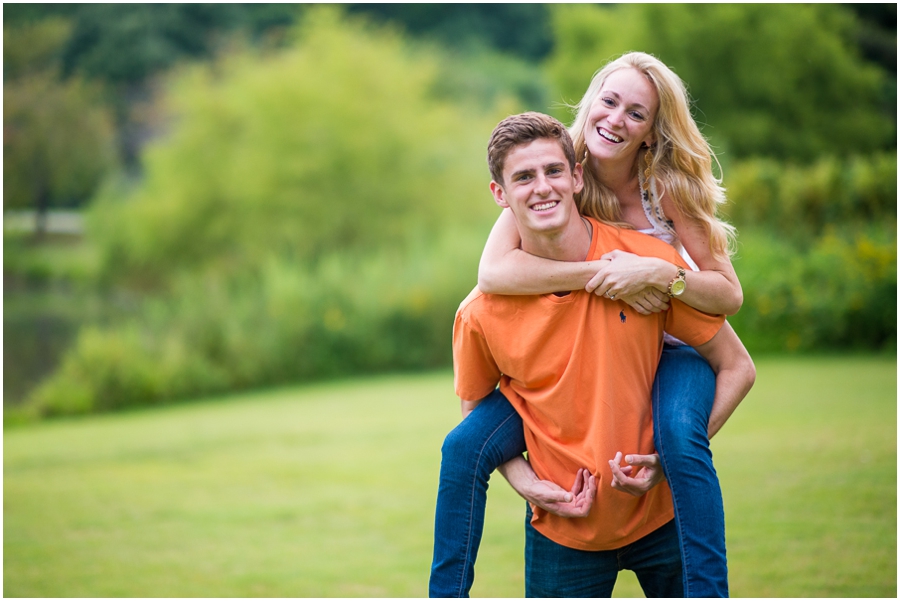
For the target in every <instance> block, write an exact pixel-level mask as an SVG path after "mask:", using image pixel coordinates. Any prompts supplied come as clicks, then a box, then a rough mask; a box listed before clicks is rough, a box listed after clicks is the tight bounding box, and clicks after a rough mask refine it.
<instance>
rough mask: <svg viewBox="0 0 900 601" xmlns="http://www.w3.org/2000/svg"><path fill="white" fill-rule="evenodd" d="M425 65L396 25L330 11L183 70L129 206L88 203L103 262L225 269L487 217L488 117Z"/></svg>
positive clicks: (158, 268)
mask: <svg viewBox="0 0 900 601" xmlns="http://www.w3.org/2000/svg"><path fill="white" fill-rule="evenodd" d="M435 74H436V65H435V64H434V62H433V61H432V60H430V59H429V58H428V57H419V56H413V52H412V49H411V48H406V47H404V45H403V43H402V41H401V40H400V39H399V38H398V37H396V36H394V35H391V34H389V33H387V32H375V31H371V30H369V29H368V28H367V27H365V26H364V25H363V24H361V23H357V22H353V21H339V20H338V17H337V16H336V14H335V13H334V12H333V11H330V10H327V11H320V12H317V13H311V14H310V15H309V17H308V19H307V20H306V21H305V25H304V27H303V29H302V30H301V31H300V32H299V41H298V43H297V45H296V47H295V48H292V49H290V50H286V51H284V52H281V53H277V54H273V55H268V56H257V55H256V54H254V53H253V52H246V53H240V54H234V55H231V56H229V57H227V58H224V59H223V60H222V61H221V62H219V63H218V64H216V65H215V66H209V67H203V66H201V67H196V68H193V69H190V70H187V71H185V72H183V73H182V74H181V76H180V77H178V78H177V79H176V81H175V82H174V84H173V87H172V95H171V97H170V104H171V110H172V113H173V117H172V124H173V128H172V133H171V135H170V136H167V137H166V138H165V139H162V140H161V141H159V142H157V143H155V144H153V145H152V147H150V148H148V149H147V153H146V155H145V167H146V176H145V180H144V181H143V182H142V183H141V185H140V187H139V188H138V189H136V190H134V192H133V193H131V194H130V195H129V199H128V202H126V203H122V202H119V200H120V198H119V195H120V193H119V191H117V190H111V191H109V192H107V193H106V194H104V195H102V198H101V199H99V202H97V203H95V207H94V209H93V210H92V215H91V217H92V219H93V228H94V229H93V231H94V235H95V236H96V239H97V240H98V241H99V243H100V246H101V248H102V249H103V253H104V257H105V261H106V266H107V269H108V273H109V274H110V276H114V277H120V278H121V277H134V276H137V277H140V278H143V279H146V280H149V281H152V282H160V281H161V280H164V279H168V278H171V277H175V275H177V274H180V273H184V272H192V273H193V272H198V273H199V272H203V271H207V270H212V271H217V272H220V273H226V272H227V273H238V272H241V271H243V270H246V269H248V268H249V269H254V268H257V267H258V266H260V265H262V264H263V263H265V261H267V260H268V258H269V257H271V256H277V257H281V258H283V259H285V260H288V261H309V260H316V259H318V258H321V257H323V256H325V255H327V254H329V253H333V252H336V251H338V250H340V251H341V252H349V251H356V252H368V251H371V250H373V249H376V248H378V247H381V246H388V247H393V248H398V247H400V246H402V245H403V244H406V243H409V242H410V241H412V240H414V239H415V238H422V239H427V238H428V237H429V236H430V235H431V234H430V233H429V232H431V231H434V230H435V229H437V228H439V227H441V228H443V227H449V226H452V224H454V223H461V222H470V223H471V222H476V223H477V222H479V221H480V220H482V219H483V218H485V217H488V216H489V215H491V214H492V213H493V210H492V205H491V203H490V201H489V200H488V198H487V195H486V193H485V184H484V175H483V174H484V171H485V168H484V166H483V155H484V138H485V135H486V134H485V132H489V131H490V128H491V127H492V126H493V124H494V123H495V122H496V121H495V120H494V119H493V118H491V119H486V118H485V117H483V116H481V115H482V113H481V112H474V111H473V112H467V111H466V107H465V106H460V105H459V104H457V105H450V104H449V103H445V102H440V101H438V100H436V99H435V98H434V97H433V96H432V92H431V90H432V89H433V87H434V85H435V84H434V77H435Z"/></svg>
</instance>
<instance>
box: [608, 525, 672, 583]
mask: <svg viewBox="0 0 900 601" xmlns="http://www.w3.org/2000/svg"><path fill="white" fill-rule="evenodd" d="M619 561H620V565H621V566H622V568H623V569H626V570H632V571H633V572H634V573H635V574H636V575H637V579H638V582H640V583H641V588H642V589H644V594H645V595H646V596H647V597H648V598H651V597H657V598H658V597H667V598H673V597H676V598H677V597H684V575H683V573H682V568H681V552H680V551H679V548H678V532H677V531H676V530H675V522H674V521H672V522H669V523H668V524H666V525H665V526H663V527H661V528H657V529H656V530H654V531H653V532H651V533H650V534H648V535H647V536H645V537H644V538H642V539H640V540H638V541H635V542H633V543H631V544H630V545H628V546H627V547H625V548H624V549H621V552H620V553H619Z"/></svg>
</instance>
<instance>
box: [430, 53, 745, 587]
mask: <svg viewBox="0 0 900 601" xmlns="http://www.w3.org/2000/svg"><path fill="white" fill-rule="evenodd" d="M570 133H571V134H572V138H573V141H574V143H575V150H576V156H578V157H579V158H582V165H583V168H584V180H585V184H584V191H583V192H582V193H581V194H580V197H579V198H578V201H579V208H580V210H581V211H582V212H583V213H585V214H588V215H590V216H593V217H595V218H597V219H599V220H601V221H604V222H607V223H613V224H617V225H619V226H621V227H629V228H634V229H637V230H639V231H642V232H645V233H648V234H650V235H654V236H656V237H658V238H661V239H662V240H664V241H665V242H668V243H670V244H672V245H673V246H675V247H676V248H677V249H679V251H681V252H682V254H685V255H687V256H686V258H689V259H692V260H693V262H691V261H689V263H690V264H692V265H696V267H697V270H695V271H692V272H688V273H684V272H683V270H679V269H678V268H677V267H676V266H675V265H673V264H671V263H668V262H666V261H662V260H660V259H654V258H646V257H637V256H635V255H631V254H628V253H625V252H622V251H614V252H612V253H609V254H607V255H604V257H603V258H602V260H601V261H596V262H583V263H565V262H555V261H550V260H546V259H541V258H538V257H534V256H531V255H528V254H527V253H525V252H523V251H521V250H519V249H518V246H519V237H518V232H517V231H516V229H515V223H514V220H513V219H512V216H511V215H509V214H508V212H504V213H503V214H501V216H500V218H499V219H498V221H497V224H496V225H495V227H494V229H493V231H492V232H491V236H490V239H489V240H488V243H487V245H486V247H485V250H484V255H483V256H482V261H481V266H480V269H479V280H478V284H479V288H480V289H481V290H482V291H483V292H487V293H495V294H545V293H550V292H554V291H560V290H576V289H580V288H585V289H586V290H587V291H588V292H594V293H595V294H598V295H606V296H608V297H609V298H610V299H613V300H619V301H621V302H626V303H628V304H629V305H631V306H632V307H634V308H635V309H636V310H638V311H639V312H641V313H645V314H647V313H650V312H654V311H660V310H664V309H666V308H667V307H668V302H669V299H670V297H674V296H678V298H679V300H681V301H683V302H685V303H687V304H689V305H691V306H693V307H694V308H696V309H699V310H701V311H705V312H708V313H724V314H728V315H730V314H734V313H735V312H737V310H738V309H739V308H740V305H741V302H742V293H741V288H740V283H739V282H738V279H737V276H736V274H735V272H734V269H733V267H732V265H731V262H730V260H729V247H730V245H731V241H732V239H733V237H734V230H733V228H731V226H729V225H727V224H725V223H723V222H721V221H720V220H719V219H718V218H717V217H716V208H717V206H718V205H719V204H721V203H723V202H724V192H723V189H722V188H721V186H720V185H719V182H718V180H716V178H715V176H714V175H713V173H712V164H711V163H712V158H713V155H712V153H711V151H710V149H709V146H708V144H707V142H706V141H705V139H704V138H703V137H702V135H701V134H700V132H699V130H698V128H697V126H696V124H695V123H694V121H693V119H692V118H691V116H690V110H689V103H688V98H687V93H686V91H685V89H684V85H683V83H682V82H681V80H680V79H679V78H678V77H677V76H676V75H675V74H674V73H673V72H672V71H671V70H670V69H669V68H668V67H666V66H665V65H664V64H663V63H661V62H660V61H658V60H657V59H655V58H653V57H652V56H649V55H647V54H643V53H629V54H626V55H624V56H622V57H620V58H619V59H617V60H615V61H613V62H611V63H609V64H608V65H606V66H605V67H604V68H603V69H601V70H600V71H599V72H598V73H597V74H596V75H595V76H594V78H593V80H592V81H591V85H590V86H589V87H588V90H587V92H586V93H585V95H584V97H583V98H582V100H581V102H580V103H579V105H578V107H577V114H576V118H575V122H574V123H573V125H572V127H571V132H570ZM725 327H728V326H727V324H726V326H725ZM666 343H667V344H666V345H665V349H664V352H663V356H662V359H661V361H660V365H659V368H658V371H657V376H656V381H655V383H654V388H653V412H654V442H655V444H656V449H657V451H658V453H659V455H660V461H661V463H662V466H663V470H664V472H665V474H666V476H667V478H668V480H669V486H670V488H671V489H672V496H673V501H674V504H675V522H676V527H677V528H678V532H679V536H680V540H681V547H682V559H683V563H684V574H685V595H686V596H702V597H716V596H719V597H722V596H727V594H728V588H727V567H726V562H725V536H724V512H723V509H722V497H721V490H720V489H719V483H718V479H717V477H716V474H715V470H714V468H713V465H712V455H711V453H710V451H709V436H711V435H712V434H714V433H715V431H716V430H717V429H718V428H719V427H720V426H721V421H716V423H715V424H711V423H710V415H711V412H714V409H713V407H712V405H713V396H714V393H715V375H714V374H713V373H712V370H711V369H710V367H709V365H708V364H706V362H705V361H704V360H703V359H702V358H701V357H700V356H699V355H698V354H697V353H696V352H695V351H694V350H693V349H691V348H690V347H686V346H683V345H679V343H678V341H677V340H674V339H671V340H666ZM747 388H748V389H749V383H748V385H747ZM494 396H495V397H496V396H500V395H494ZM482 406H483V407H482ZM479 409H481V411H479ZM521 429H522V426H521V421H520V420H518V416H517V415H516V414H515V412H514V411H513V410H512V408H511V407H509V406H508V403H505V401H502V400H500V401H497V400H496V399H494V400H493V402H491V403H482V404H480V405H479V406H478V407H476V409H475V410H474V411H473V412H472V414H471V415H470V416H469V417H468V418H467V419H464V420H463V422H462V423H461V424H460V425H459V426H458V427H457V428H456V429H455V430H454V431H453V432H451V434H450V435H448V437H447V440H446V441H445V443H444V448H443V449H442V452H443V454H444V458H443V462H442V466H441V488H440V491H439V495H438V512H437V516H436V521H435V558H434V564H433V566H432V585H431V589H430V592H431V594H432V595H434V596H466V595H467V593H468V590H469V588H470V587H471V584H472V580H473V579H474V561H475V555H476V553H477V549H478V545H479V542H480V537H481V529H482V525H483V515H484V498H485V497H484V493H485V491H486V489H487V479H488V478H489V476H490V473H491V472H492V471H493V470H494V469H495V468H497V467H499V466H500V465H501V464H502V463H505V462H506V461H508V460H509V459H511V458H513V457H516V456H519V455H521V453H522V452H523V451H524V450H525V448H524V438H523V437H522V435H521ZM638 469H639V466H637V465H635V466H634V471H635V472H636V471H637V470H638ZM626 470H627V468H626ZM627 473H628V474H630V473H631V470H627ZM573 492H574V491H573ZM451 499H453V500H455V501H458V500H459V499H467V500H468V503H467V504H466V505H464V506H463V507H459V505H460V504H459V503H458V502H453V501H450V500H451ZM450 505H453V508H452V510H450V507H449V506H450Z"/></svg>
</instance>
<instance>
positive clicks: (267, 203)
mask: <svg viewBox="0 0 900 601" xmlns="http://www.w3.org/2000/svg"><path fill="white" fill-rule="evenodd" d="M895 15H896V7H895V6H894V5H890V4H883V5H876V4H866V5H856V4H853V5H783V6H769V5H733V6H732V5H706V6H690V5H679V4H673V5H665V6H653V5H623V6H594V5H540V4H531V5H515V4H512V5H496V6H480V5H376V4H365V5H346V6H342V7H338V6H330V7H320V6H315V5H293V4H273V5H267V4H255V5H241V4H237V5H235V4H228V5H215V4H208V5H204V4H184V5H178V4H173V5H141V4H136V5H134V4H128V5H124V4H123V5H79V4H72V5H62V4H56V5H40V4H9V5H5V6H4V45H3V49H4V50H3V52H4V71H3V76H4V115H3V118H4V142H3V144H4V165H3V167H4V183H3V185H4V189H3V192H4V194H3V208H4V238H3V240H4V262H3V274H4V311H3V320H4V324H3V325H4V327H3V336H4V338H3V345H4V354H3V357H4V358H3V361H4V378H3V387H4V388H3V392H4V395H3V396H4V408H5V410H6V411H5V415H6V416H7V421H9V420H10V419H25V418H27V417H29V416H30V417H34V416H39V415H55V414H69V413H84V412H91V411H102V410H107V409H115V408H119V407H124V406H132V405H143V404H155V403H161V402H167V401H172V400H176V399H180V398H185V397H191V396H196V395H200V394H208V393H213V392H222V391H231V390H237V389H246V388H250V387H260V386H270V385H272V384H280V383H285V382H298V381H303V380H309V379H319V378H331V377H334V376H343V375H347V374H358V373H371V372H384V371H398V370H420V369H426V368H434V367H440V366H446V365H449V363H450V360H451V359H450V346H449V341H448V335H449V334H448V333H449V328H450V324H451V322H452V318H453V313H454V311H455V308H456V306H457V304H458V303H459V301H460V299H462V298H463V297H464V296H465V295H466V293H467V292H468V290H470V289H471V287H472V286H473V285H474V282H475V274H476V261H477V258H478V256H479V254H480V251H481V248H482V245H483V242H484V240H485V239H486V237H487V233H488V231H489V228H490V226H491V224H492V221H493V219H495V217H496V214H497V209H496V207H495V206H494V205H493V203H492V202H491V200H490V197H489V194H488V191H487V182H488V179H489V176H488V172H487V169H486V166H485V161H484V155H485V150H484V149H485V145H486V140H487V138H488V136H489V135H490V131H491V129H492V127H493V125H495V124H496V122H497V121H499V120H500V119H501V118H503V117H504V116H506V115H508V114H511V113H514V112H519V111H523V110H539V111H544V112H550V113H552V114H554V115H555V116H557V117H558V118H560V119H561V120H563V121H564V122H566V123H568V122H570V121H571V118H572V116H571V113H570V111H569V109H567V108H566V107H565V106H564V103H566V102H576V101H577V100H578V99H579V98H580V96H581V94H582V93H583V90H584V89H585V88H586V86H587V83H588V82H589V81H590V77H591V75H592V74H593V73H594V71H596V70H597V69H598V68H599V67H600V66H602V64H603V63H604V62H605V61H606V60H607V59H609V58H612V57H615V56H617V55H618V54H621V53H622V52H623V51H627V50H630V49H641V50H644V51H647V52H650V53H653V54H655V55H656V56H658V57H659V58H661V59H662V60H663V61H664V62H666V63H667V64H668V65H670V66H671V67H672V68H673V69H674V70H675V71H676V72H677V73H678V74H679V75H680V76H681V77H682V78H683V79H684V80H685V81H686V82H687V84H688V85H689V89H690V92H691V94H692V96H693V98H694V99H695V101H696V106H695V116H696V118H697V120H698V122H699V123H700V124H701V126H702V127H703V131H704V134H705V135H706V136H708V138H709V139H710V141H711V142H712V145H713V147H714V149H715V150H716V152H717V153H718V156H719V159H720V161H721V163H722V165H723V177H724V185H725V186H726V188H727V191H728V196H729V199H730V203H729V205H728V206H727V207H726V208H725V210H724V212H725V214H726V216H727V218H728V219H729V220H730V221H731V222H733V223H734V224H735V225H736V226H737V227H738V228H739V232H740V247H739V252H738V255H737V257H736V259H735V266H736V269H737V272H738V274H739V276H740V277H741V280H742V283H743V286H744V290H745V303H744V307H743V309H742V310H741V312H740V313H739V314H738V315H737V316H735V317H734V318H733V319H732V323H733V325H734V327H735V329H736V330H737V331H738V333H739V334H740V336H741V337H742V339H743V340H744V341H745V343H746V344H747V346H748V348H749V349H750V350H751V352H753V353H754V354H759V353H764V352H789V353H798V352H804V351H812V350H815V351H821V350H824V349H865V350H873V351H878V350H888V351H892V350H894V349H895V348H896V254H897V253H896V207H897V203H896V16H895ZM613 24H614V25H613ZM600 32H602V34H601V33H600ZM11 409H14V411H10V410H11Z"/></svg>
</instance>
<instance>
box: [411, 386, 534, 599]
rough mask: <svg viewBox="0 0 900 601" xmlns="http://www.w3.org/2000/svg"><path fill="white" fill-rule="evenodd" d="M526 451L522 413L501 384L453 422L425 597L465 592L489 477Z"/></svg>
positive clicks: (472, 575) (445, 451)
mask: <svg viewBox="0 0 900 601" xmlns="http://www.w3.org/2000/svg"><path fill="white" fill-rule="evenodd" d="M524 452H525V433H524V430H523V426H522V419H521V418H520V417H519V414H518V413H516V410H515V409H513V407H512V405H510V404H509V401H507V400H506V397H504V396H503V394H502V393H501V392H500V391H499V390H495V391H494V392H492V393H491V394H489V395H488V396H487V397H485V398H484V399H483V400H482V401H481V403H479V404H478V406H476V407H475V409H474V410H473V411H472V412H471V413H470V414H469V415H468V416H467V417H466V418H465V419H464V420H462V421H461V422H460V423H459V425H458V426H456V428H454V429H453V430H452V431H451V432H450V434H448V435H447V438H446V439H444V445H443V447H442V448H441V453H442V459H441V478H440V484H439V486H438V497H437V506H436V508H435V517H434V559H433V561H432V564H431V579H430V581H429V584H428V596H429V597H468V596H469V589H470V588H472V582H473V581H474V579H475V557H476V556H477V554H478V546H479V545H480V544H481V533H482V531H483V530H484V511H485V505H486V504H487V489H488V480H489V479H490V477H491V473H492V472H493V471H494V470H495V469H496V468H497V466H499V465H501V464H503V463H506V462H507V461H509V460H510V459H512V458H513V457H515V456H517V455H521V454H522V453H524Z"/></svg>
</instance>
